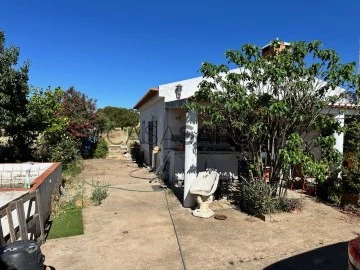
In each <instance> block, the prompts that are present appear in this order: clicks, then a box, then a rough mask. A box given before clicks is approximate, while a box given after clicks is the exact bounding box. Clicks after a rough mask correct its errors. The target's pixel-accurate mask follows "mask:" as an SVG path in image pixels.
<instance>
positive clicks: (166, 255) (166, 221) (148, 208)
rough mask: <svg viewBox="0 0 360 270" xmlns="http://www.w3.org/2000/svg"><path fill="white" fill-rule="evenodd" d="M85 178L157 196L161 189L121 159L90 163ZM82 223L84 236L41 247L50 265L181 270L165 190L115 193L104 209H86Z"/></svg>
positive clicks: (86, 267) (86, 164) (89, 268)
mask: <svg viewBox="0 0 360 270" xmlns="http://www.w3.org/2000/svg"><path fill="white" fill-rule="evenodd" d="M134 170H136V171H135V172H133V173H132V171H134ZM130 173H132V175H134V176H136V177H144V178H145V179H141V178H133V177H131V176H129V175H130ZM84 176H85V179H87V181H91V180H94V181H95V180H101V181H104V182H108V183H110V184H111V185H113V186H114V187H121V188H128V189H134V190H142V191H152V186H154V185H156V183H154V184H150V183H149V180H148V179H149V177H152V175H150V174H149V173H148V172H147V170H146V169H141V170H139V169H137V168H136V167H135V166H134V165H133V164H132V163H130V162H126V161H120V160H109V161H100V160H99V161H93V162H85V170H84ZM83 218H84V225H85V234H84V235H80V236H74V237H68V238H61V239H54V240H48V241H47V242H46V243H45V244H44V245H43V246H42V247H41V249H42V252H43V253H44V254H45V256H46V264H48V265H52V266H54V267H55V268H56V269H58V270H61V269H64V270H71V269H88V270H91V269H94V270H95V269H182V266H181V259H180V256H179V251H178V245H177V242H176V238H175V234H174V229H173V226H172V223H171V219H170V217H169V213H168V209H167V205H166V200H165V197H164V193H163V192H162V191H160V192H130V191H124V190H118V189H111V190H110V195H109V196H108V198H107V199H106V200H105V202H104V204H103V205H101V206H98V207H95V206H91V207H87V208H84V209H83Z"/></svg>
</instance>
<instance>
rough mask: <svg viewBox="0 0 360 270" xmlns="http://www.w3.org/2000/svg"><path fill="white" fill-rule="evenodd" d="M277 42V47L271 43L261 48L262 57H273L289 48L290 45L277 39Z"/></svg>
mask: <svg viewBox="0 0 360 270" xmlns="http://www.w3.org/2000/svg"><path fill="white" fill-rule="evenodd" d="M276 40H277V41H278V45H273V44H271V43H272V42H271V43H269V44H266V45H265V46H264V47H262V49H261V50H262V56H264V57H269V56H273V55H275V54H276V53H277V52H280V51H282V50H284V49H286V48H288V47H289V46H290V43H288V42H283V41H279V39H276Z"/></svg>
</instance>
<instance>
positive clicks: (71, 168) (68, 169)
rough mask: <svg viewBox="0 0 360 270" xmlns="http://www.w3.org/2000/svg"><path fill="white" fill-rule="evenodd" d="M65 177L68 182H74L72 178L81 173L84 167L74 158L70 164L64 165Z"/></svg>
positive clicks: (63, 172)
mask: <svg viewBox="0 0 360 270" xmlns="http://www.w3.org/2000/svg"><path fill="white" fill-rule="evenodd" d="M62 169H63V170H62V174H63V179H64V180H65V181H66V183H69V182H72V180H73V179H74V178H75V176H77V175H78V174H80V173H81V171H82V170H83V167H82V166H81V164H80V162H79V161H78V160H74V161H72V162H71V163H69V164H63V167H62Z"/></svg>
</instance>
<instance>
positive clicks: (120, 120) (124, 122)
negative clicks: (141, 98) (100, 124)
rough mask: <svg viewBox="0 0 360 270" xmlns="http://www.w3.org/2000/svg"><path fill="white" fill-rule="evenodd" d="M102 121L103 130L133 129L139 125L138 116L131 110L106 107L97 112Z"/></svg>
mask: <svg viewBox="0 0 360 270" xmlns="http://www.w3.org/2000/svg"><path fill="white" fill-rule="evenodd" d="M98 113H99V114H100V115H101V117H102V118H103V119H104V122H105V124H104V126H105V129H110V128H114V127H135V126H137V125H138V124H139V114H138V113H137V112H136V111H134V110H132V109H125V108H119V107H111V106H106V107H104V108H102V109H99V110H98Z"/></svg>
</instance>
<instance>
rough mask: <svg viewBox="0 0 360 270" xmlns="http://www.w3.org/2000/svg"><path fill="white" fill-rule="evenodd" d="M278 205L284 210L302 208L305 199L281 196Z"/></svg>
mask: <svg viewBox="0 0 360 270" xmlns="http://www.w3.org/2000/svg"><path fill="white" fill-rule="evenodd" d="M278 204H279V205H278V207H279V209H280V210H281V211H283V212H290V211H294V210H300V209H302V208H303V201H302V200H300V199H298V198H286V197H282V198H279V201H278Z"/></svg>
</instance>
